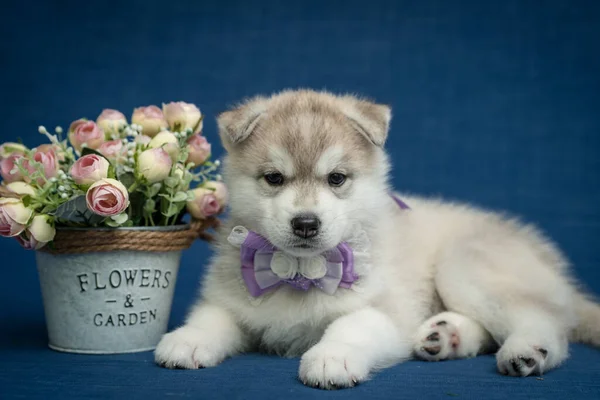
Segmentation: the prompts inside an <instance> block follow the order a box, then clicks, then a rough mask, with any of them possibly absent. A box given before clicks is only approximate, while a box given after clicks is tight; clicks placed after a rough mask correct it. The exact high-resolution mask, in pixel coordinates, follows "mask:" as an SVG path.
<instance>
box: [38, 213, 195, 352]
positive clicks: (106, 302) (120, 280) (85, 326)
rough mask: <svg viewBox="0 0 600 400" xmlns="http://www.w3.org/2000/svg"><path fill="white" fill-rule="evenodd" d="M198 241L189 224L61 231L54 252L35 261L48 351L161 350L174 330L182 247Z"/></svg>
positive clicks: (41, 253) (46, 252)
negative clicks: (171, 321) (171, 327)
mask: <svg viewBox="0 0 600 400" xmlns="http://www.w3.org/2000/svg"><path fill="white" fill-rule="evenodd" d="M197 236H198V232H197V231H195V230H194V229H192V228H190V226H189V225H180V226H168V227H137V228H118V229H111V228H90V229H88V228H66V229H58V230H57V235H56V238H55V245H56V247H55V248H54V250H52V249H49V250H47V251H38V252H37V256H36V258H37V267H38V272H39V277H40V285H41V290H42V297H43V301H44V311H45V315H46V324H47V329H48V339H49V343H48V345H49V347H50V348H52V349H54V350H58V351H65V352H72V353H89V354H110V353H131V352H139V351H147V350H152V349H154V348H155V346H156V345H157V344H158V341H159V340H160V338H161V336H162V335H163V334H164V333H165V332H166V330H167V324H168V321H169V314H170V311H171V303H172V300H173V293H174V290H175V283H176V278H177V272H178V269H179V261H180V257H181V250H183V249H184V248H186V247H189V245H190V244H191V242H192V241H193V239H194V238H195V237H197ZM69 246H71V247H69Z"/></svg>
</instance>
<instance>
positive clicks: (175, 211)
mask: <svg viewBox="0 0 600 400" xmlns="http://www.w3.org/2000/svg"><path fill="white" fill-rule="evenodd" d="M178 213H179V208H178V207H177V205H176V204H169V208H168V209H167V212H164V213H162V214H163V215H164V216H165V217H172V216H173V215H175V214H178Z"/></svg>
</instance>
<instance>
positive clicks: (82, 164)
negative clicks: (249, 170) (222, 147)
mask: <svg viewBox="0 0 600 400" xmlns="http://www.w3.org/2000/svg"><path fill="white" fill-rule="evenodd" d="M202 120H203V116H202V114H201V112H200V110H199V109H198V107H196V106H195V105H193V104H188V103H184V102H176V103H169V104H163V106H162V109H161V108H159V107H157V106H148V107H140V108H136V109H135V110H134V111H133V115H132V117H131V123H128V121H127V119H126V118H125V116H124V115H123V114H122V113H121V112H119V111H116V110H110V109H107V110H104V111H103V112H102V113H101V114H100V115H99V116H98V118H97V119H96V121H92V120H87V119H84V118H82V119H78V120H77V121H74V122H73V123H71V125H70V127H69V130H68V132H66V138H63V129H62V128H61V127H56V129H55V133H54V134H51V133H50V132H48V130H47V129H46V128H45V127H43V126H40V127H39V132H40V133H41V134H43V135H45V136H46V137H47V138H48V139H49V141H50V143H47V144H42V145H40V146H38V147H36V148H33V149H28V148H27V147H25V146H24V145H22V144H20V143H4V144H3V145H1V146H0V174H1V176H2V184H1V185H0V235H1V236H4V237H14V238H16V239H17V240H18V241H19V242H20V243H21V245H22V246H23V247H25V248H27V249H35V250H38V249H40V248H42V247H43V246H45V245H46V244H48V243H52V240H53V239H54V235H55V233H56V227H115V228H116V227H132V226H168V225H174V224H181V223H182V219H183V217H184V216H185V214H186V210H187V211H188V212H189V213H190V214H191V216H192V218H194V219H200V220H202V219H206V218H209V217H212V216H214V215H217V214H219V213H220V212H221V211H223V208H224V207H225V204H226V202H227V189H226V187H225V186H224V184H223V183H222V182H220V180H221V179H220V176H219V175H218V174H217V170H218V167H219V161H215V162H211V161H210V156H211V145H210V143H209V142H208V141H207V140H206V138H205V137H204V136H202V125H203V124H202ZM193 182H194V183H196V185H195V186H196V188H195V189H191V186H192V183H193Z"/></svg>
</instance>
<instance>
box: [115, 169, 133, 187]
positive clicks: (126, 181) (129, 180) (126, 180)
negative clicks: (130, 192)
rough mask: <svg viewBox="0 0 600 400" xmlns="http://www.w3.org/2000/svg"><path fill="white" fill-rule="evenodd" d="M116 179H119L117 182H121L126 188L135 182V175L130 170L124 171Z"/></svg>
mask: <svg viewBox="0 0 600 400" xmlns="http://www.w3.org/2000/svg"><path fill="white" fill-rule="evenodd" d="M118 179H119V182H121V183H122V184H123V186H125V187H126V188H128V187H130V186H131V185H133V183H134V182H135V175H134V174H133V173H131V172H124V173H122V174H120V175H119V178H118Z"/></svg>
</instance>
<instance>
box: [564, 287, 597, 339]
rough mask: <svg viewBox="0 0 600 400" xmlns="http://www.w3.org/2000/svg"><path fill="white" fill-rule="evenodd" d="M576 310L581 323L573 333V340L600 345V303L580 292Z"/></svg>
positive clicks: (576, 301)
mask: <svg viewBox="0 0 600 400" xmlns="http://www.w3.org/2000/svg"><path fill="white" fill-rule="evenodd" d="M575 310H576V312H577V316H578V319H579V323H578V325H577V327H575V329H574V330H573V332H572V334H571V340H572V341H574V342H581V343H587V344H591V345H593V346H596V347H600V304H598V303H597V302H595V301H594V300H592V299H591V298H589V297H587V296H585V295H583V294H578V295H577V299H576V300H575Z"/></svg>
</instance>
